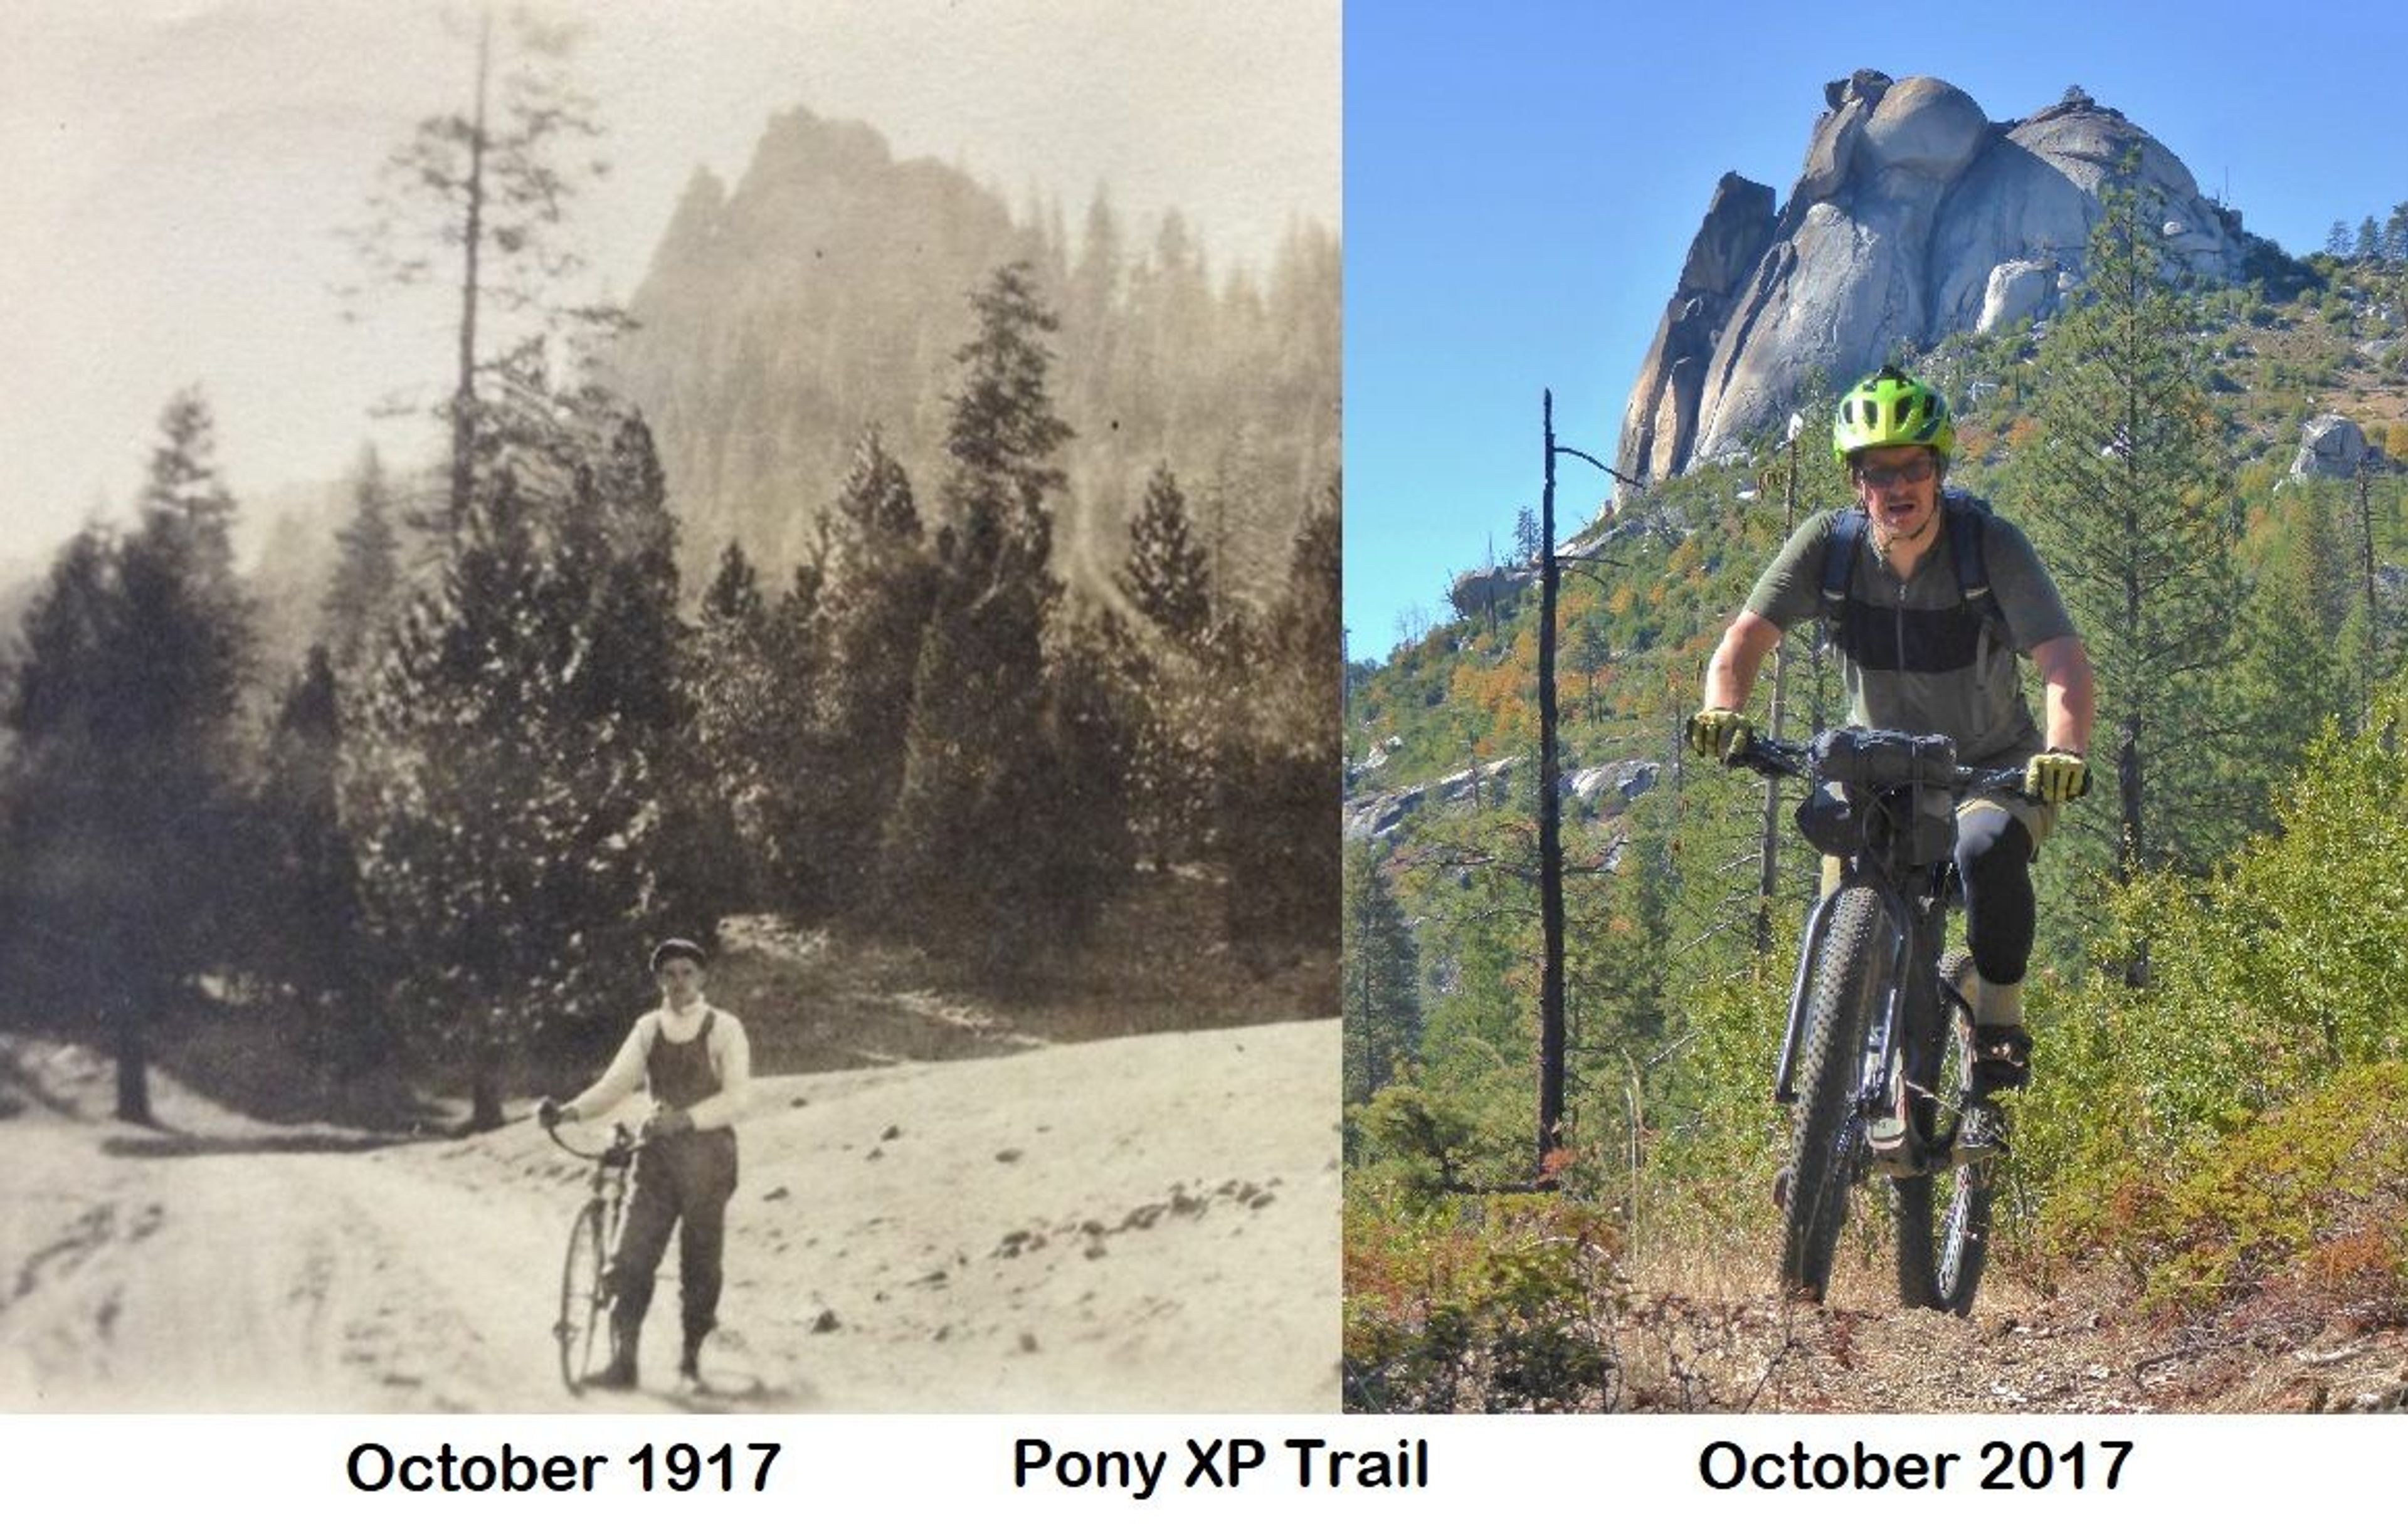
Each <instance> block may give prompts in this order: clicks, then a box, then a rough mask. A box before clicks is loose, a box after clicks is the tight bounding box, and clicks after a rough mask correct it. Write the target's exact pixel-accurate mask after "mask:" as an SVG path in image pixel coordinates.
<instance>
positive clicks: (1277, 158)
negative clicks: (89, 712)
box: [0, 0, 1339, 570]
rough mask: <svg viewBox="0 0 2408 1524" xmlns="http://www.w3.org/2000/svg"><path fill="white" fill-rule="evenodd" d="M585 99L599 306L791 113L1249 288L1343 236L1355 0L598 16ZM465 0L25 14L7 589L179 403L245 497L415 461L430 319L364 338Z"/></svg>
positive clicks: (612, 8)
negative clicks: (208, 412) (1058, 209)
mask: <svg viewBox="0 0 2408 1524" xmlns="http://www.w3.org/2000/svg"><path fill="white" fill-rule="evenodd" d="M539 8H540V9H541V10H542V13H543V14H545V15H546V16H547V17H557V16H569V15H573V16H577V17H579V18H581V19H582V20H583V21H586V22H587V23H588V31H587V35H586V38H585V41H584V44H583V46H582V48H581V51H580V53H579V54H578V59H579V63H578V67H577V70H576V73H577V75H578V77H579V78H581V81H582V82H583V83H584V84H585V86H586V87H587V89H588V90H589V91H590V92H591V93H592V94H593V95H594V96H595V99H596V102H597V106H598V114H599V116H600V118H601V119H602V121H604V122H605V124H606V125H607V126H608V128H609V136H608V137H607V138H606V139H605V140H604V142H603V145H602V149H601V151H602V153H603V155H604V156H605V157H607V158H608V159H609V162H610V164H611V166H612V168H611V173H610V176H609V178H608V179H607V180H606V181H604V182H603V183H602V184H601V185H600V186H599V187H598V188H597V189H595V191H594V192H592V193H591V194H590V195H589V196H588V197H587V198H586V199H585V200H584V202H583V203H582V204H581V207H580V208H579V210H578V212H577V214H576V225H575V236H576V241H577V242H578V244H579V245H580V247H581V249H583V250H584V251H585V252H586V253H587V254H588V255H589V256H590V257H591V258H592V260H593V262H594V263H593V272H592V276H591V282H590V283H591V284H592V285H593V287H594V288H595V293H596V294H609V295H613V296H616V297H620V298H624V297H626V296H628V295H630V294H632V293H633V291H634V288H635V286H636V284H637V283H638V280H639V279H640V278H641V276H642V273H643V268H644V265H645V263H646V262H647V261H648V259H649V257H650V255H651V252H652V247H653V245H654V244H655V242H656V241H657V239H658V238H659V235H660V234H661V232H662V230H663V228H664V227H665V226H666V224H667V218H668V215H669V212H670V210H671V208H672V207H674V206H675V204H676V200H677V197H678V194H679V192H681V190H682V188H683V187H684V185H685V184H686V182H687V180H688V178H690V177H691V175H692V174H693V172H694V170H695V168H696V167H698V166H708V167H710V169H711V170H712V171H714V172H715V173H717V174H718V175H719V176H721V177H722V178H724V179H725V180H727V181H729V182H730V183H731V184H732V183H733V182H734V181H735V180H736V179H737V178H738V177H739V176H740V175H741V174H742V173H743V171H744V169H745V167H746V165H747V164H748V163H749V162H750V159H751V155H752V149H753V144H754V142H755V141H756V140H757V138H758V137H759V135H760V133H761V130H762V128H763V126H764V125H765V124H766V123H767V121H768V120H769V118H770V117H771V116H773V115H775V114H777V113H779V112H781V111H785V110H789V109H792V108H793V107H797V106H802V107H809V108H810V110H812V111H813V112H815V113H817V114H818V115H821V116H824V117H849V118H856V119H859V120H862V121H868V122H869V123H871V124H872V125H873V126H875V127H877V128H878V129H879V130H880V131H881V132H882V133H883V134H884V135H886V138H887V140H888V142H889V144H890V146H892V147H893V149H894V150H895V151H896V155H897V156H898V157H913V156H920V155H927V156H933V157H936V158H939V159H942V160H945V161H947V162H949V163H955V164H961V165H962V166H963V167H965V168H967V169H968V170H969V171H970V172H971V173H972V174H974V175H976V176H977V177H978V178H980V179H982V181H985V182H987V183H990V184H992V185H994V186H996V188H997V189H999V190H1001V191H1002V192H1004V193H1005V194H1006V195H1007V196H1008V197H1009V198H1010V199H1011V202H1012V204H1013V207H1014V209H1015V211H1018V210H1022V209H1024V208H1025V204H1026V202H1027V200H1028V198H1029V196H1030V194H1031V193H1032V192H1041V193H1043V194H1045V195H1048V196H1052V197H1054V198H1056V199H1058V200H1059V202H1060V203H1061V204H1062V207H1063V209H1064V212H1065V214H1066V217H1067V219H1068V224H1069V226H1070V227H1071V229H1072V230H1073V232H1074V234H1075V230H1076V229H1077V227H1078V226H1079V222H1080V219H1081V217H1082V213H1083V211H1084V209H1085V207H1086V205H1087V203H1088V200H1089V197H1090V196H1091V194H1092V192H1093V191H1094V189H1095V187H1096V186H1097V183H1098V182H1099V181H1104V182H1109V183H1110V185H1111V190H1112V194H1113V199H1114V202H1115V205H1116V207H1118V208H1119V209H1120V211H1121V212H1122V214H1123V217H1124V222H1125V225H1128V226H1130V227H1131V228H1132V230H1133V231H1139V230H1141V229H1142V228H1143V227H1144V226H1146V225H1149V224H1150V221H1151V217H1152V215H1153V214H1154V212H1157V211H1158V210H1159V209H1160V208H1161V207H1165V206H1168V205H1176V206H1178V207H1181V208H1182V209H1183V210H1184V211H1185V212H1186V213H1187V214H1188V215H1189V216H1190V217H1191V218H1193V219H1194V220H1195V221H1197V223H1199V224H1200V225H1201V228H1202V231H1203V235H1204V237H1205V239H1206V241H1207V245H1208V248H1209V249H1211V252H1212V254H1213V257H1214V259H1215V261H1216V263H1218V264H1219V265H1220V266H1221V267H1223V268H1226V265H1227V264H1228V263H1230V262H1231V261H1233V260H1245V261H1248V262H1252V263H1260V262H1262V261H1263V260H1264V259H1265V258H1266V257H1267V256H1268V254H1269V251H1270V250H1271V249H1273V248H1274V247H1275V246H1276V244H1277V241H1278V238H1279V236H1280V235H1281V233H1282V232H1283V229H1284V228H1285V227H1286V226H1287V225H1288V223H1289V221H1290V220H1291V219H1294V218H1297V217H1298V216H1311V217H1314V218H1318V219H1319V220H1320V221H1322V222H1323V223H1324V224H1325V225H1328V226H1331V227H1333V228H1334V227H1336V225H1337V223H1338V214H1339V164H1338V154H1339V103H1338V88H1339V51H1338V50H1339V36H1338V33H1339V15H1338V3H1337V0H1146V3H1144V4H1141V5H1140V4H1128V3H1125V0H981V3H972V0H959V3H951V4H949V3H945V0H682V3H680V4H674V5H672V4H667V3H642V4H638V3H635V0H625V3H619V4H609V3H604V0H582V3H579V4H573V5H566V4H555V5H551V6H547V7H539ZM474 14H475V7H472V6H467V5H449V6H445V5H437V4H432V3H429V4H414V3H410V0H376V3H368V0H307V3H304V0H108V3H106V4H93V3H91V0H0V164H6V165H7V175H6V177H5V180H0V566H10V565H14V566H16V567H18V568H19V569H20V570H22V567H23V564H24V563H27V562H29V561H37V560H38V558H40V557H43V556H45V555H47V553H48V552H49V550H50V548H51V547H53V546H55V545H56V544H57V543H58V542H59V541H61V540H62V539H64V538H65V536H66V535H68V534H72V533H73V532H74V531H75V529H76V528H77V527H78V526H79V525H80V524H81V523H82V522H84V521H85V520H87V519H89V518H90V517H92V516H93V513H94V512H95V511H98V512H102V513H104V514H105V515H109V516H116V515H122V513H123V511H124V506H125V504H126V502H127V500H128V499H129V498H130V496H131V495H132V493H133V492H134V491H136V488H137V487H138V486H139V483H140V481H141V477H142V473H143V470H144V466H145V463H146V460H147V456H148V451H149V449H150V443H151V440H152V438H153V435H154V426H155V424H156V421H157V419H158V415H159V410H160V408H161V406H162V405H163V404H164V403H165V401H166V399H167V398H168V396H169V395H170V394H171V393H173V392H175V391H176V390H178V389H179V387H182V386H184V385H187V384H191V383H195V382H197V383H199V384H201V385H202V386H203V387H204V388H205V389H206V390H207V392H208V396H209V399H210V401H211V403H212V404H213V406H214V407H215V410H216V413H217V420H218V432H219V438H220V444H221V463H222V465H223V467H224V469H225V471H226V474H227V476H228V477H229V479H230V481H231V483H232V485H233V487H234V488H235V491H236V493H237V495H241V496H245V497H251V498H256V497H257V496H258V495H260V494H264V493H266V492H268V491H272V490H274V489H276V488H278V487H280V486H283V485H286V484H289V483H293V482H296V481H310V480H327V479H332V478H334V477H338V476H340V475H341V474H343V473H344V472H345V471H347V470H348V469H349V468H350V466H351V463H352V462H353V461H354V460H355V458H356V456H357V454H358V451H359V449H360V447H361V445H362V444H363V443H365V442H366V441H367V440H368V439H369V438H370V437H371V432H372V428H373V429H374V436H375V437H376V438H377V439H378V441H379V443H380V446H382V447H383V448H385V449H387V451H388V460H389V461H404V460H410V459H415V458H418V457H419V455H420V454H421V453H423V451H424V450H425V449H426V448H427V446H428V444H429V442H430V441H431V439H432V434H431V429H432V425H429V424H427V423H425V422H424V421H423V420H417V421H412V422H408V423H387V424H384V425H381V426H374V425H372V424H371V422H370V419H369V413H370V410H371V408H372V407H373V406H375V405H376V404H377V403H378V402H379V401H380V400H381V399H383V398H384V397H386V396H387V395H389V394H391V393H393V392H395V391H397V390H401V389H408V388H415V389H416V390H417V392H418V393H419V394H420V395H422V396H423V395H434V394H438V393H439V392H440V390H442V388H441V384H440V377H441V376H442V375H443V368H444V363H445V362H444V355H445V352H446V345H447V343H448V339H447V335H446V334H445V331H444V324H443V321H442V317H441V314H440V312H439V311H437V310H436V309H434V308H432V307H428V306H420V305H415V304H413V303H411V302H409V301H407V300H401V301H392V302H377V301H373V300H372V301H370V302H369V303H368V305H367V306H366V308H365V311H366V314H367V320H366V322H363V323H360V324H355V325H351V326H348V327H347V326H344V325H343V324H342V323H341V322H340V320H339V317H338V314H339V312H340V309H341V303H340V302H338V300H337V298H336V297H335V296H334V295H332V294H331V290H332V288H334V287H335V286H337V285H338V284H341V283H343V282H345V281H347V280H350V279H351V278H354V277H355V275H356V269H355V267H354V265H353V263H352V262H351V254H350V252H349V249H348V248H347V247H346V246H345V245H344V244H343V243H342V241H341V240H340V239H338V238H337V236H336V235H335V232H336V230H337V229H338V228H340V227H342V226H344V225H347V224H349V223H352V222H355V221H358V220H359V217H360V212H361V208H362V207H363V204H364V202H365V199H366V195H367V193H368V192H369V191H370V189H371V188H372V185H373V182H374V179H375V176H376V171H377V167H378V165H379V164H380V162H381V161H382V159H383V157H384V155H385V154H386V153H387V152H388V151H389V150H391V149H393V148H394V146H396V145H397V144H399V143H401V142H402V141H404V140H405V139H406V138H407V136H408V135H409V130H410V128H411V126H412V125H413V124H414V123H415V122H416V121H418V120H419V119H421V118H422V117H425V116H429V115H433V114H437V113H438V112H445V111H450V110H454V109H461V108H464V107H465V100H466V93H467V91H468V89H469V86H470V83H471V81H472V78H473V69H474V63H473V60H474V51H473V44H472V42H471V40H470V38H471V35H472V25H471V23H472V20H473V16H474Z"/></svg>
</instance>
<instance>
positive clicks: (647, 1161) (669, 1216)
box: [609, 1127, 736, 1348]
mask: <svg viewBox="0 0 2408 1524" xmlns="http://www.w3.org/2000/svg"><path fill="white" fill-rule="evenodd" d="M735 1193H736V1133H735V1131H734V1130H733V1129H731V1128H725V1127H718V1128H713V1129H711V1130H710V1131H709V1132H686V1133H681V1135H679V1136H677V1137H673V1138H660V1139H656V1140H654V1141H653V1142H652V1144H650V1145H648V1146H647V1147H645V1149H644V1151H643V1152H642V1153H641V1154H639V1155H638V1156H637V1159H636V1180H635V1186H634V1189H632V1190H630V1191H629V1192H628V1196H627V1216H626V1218H625V1220H624V1222H623V1223H622V1224H621V1225H620V1228H619V1243H618V1246H617V1247H616V1248H615V1249H614V1250H613V1251H612V1253H611V1256H610V1269H609V1280H610V1294H611V1296H612V1297H613V1298H614V1299H615V1300H614V1304H613V1306H612V1309H611V1315H610V1320H611V1324H612V1326H613V1327H614V1329H616V1330H618V1331H619V1332H621V1334H622V1335H623V1336H624V1335H627V1334H632V1333H634V1332H636V1331H637V1330H638V1329H640V1328H642V1327H643V1325H644V1314H645V1312H646V1311H647V1310H648V1309H649V1308H650V1307H651V1306H652V1277H653V1276H654V1275H657V1274H658V1273H659V1271H660V1265H661V1256H662V1255H663V1254H664V1253H666V1252H667V1249H668V1246H669V1231H670V1230H671V1229H675V1230H677V1234H678V1292H679V1296H678V1300H679V1303H680V1308H679V1310H680V1311H681V1313H682V1314H683V1321H684V1326H685V1341H686V1345H687V1346H688V1347H689V1348H691V1347H692V1346H695V1345H696V1344H698V1343H700V1342H701V1340H702V1337H703V1335H704V1334H706V1333H709V1332H710V1331H711V1329H712V1328H713V1327H715V1326H717V1324H718V1321H719V1286H720V1279H721V1274H720V1257H721V1250H722V1247H723V1246H724V1244H725V1241H726V1226H727V1199H728V1198H729V1197H730V1196H733V1195H734V1194H735Z"/></svg>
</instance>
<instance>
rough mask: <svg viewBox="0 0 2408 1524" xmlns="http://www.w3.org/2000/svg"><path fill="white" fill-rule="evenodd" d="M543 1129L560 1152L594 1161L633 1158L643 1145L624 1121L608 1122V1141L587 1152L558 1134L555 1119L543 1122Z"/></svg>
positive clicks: (558, 1126)
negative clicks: (596, 1150)
mask: <svg viewBox="0 0 2408 1524" xmlns="http://www.w3.org/2000/svg"><path fill="white" fill-rule="evenodd" d="M543 1131H544V1135H545V1136H547V1137H549V1138H551V1139H552V1143H553V1144H554V1145H556V1146H557V1147H559V1148H560V1149H561V1151H562V1152H564V1153H566V1154H569V1155H571V1156H573V1157H575V1158H578V1159H583V1160H590V1161H595V1162H613V1161H618V1160H620V1159H623V1158H624V1159H633V1158H634V1157H635V1156H636V1154H637V1152H638V1150H639V1149H641V1148H642V1147H644V1140H643V1139H642V1138H641V1137H639V1136H638V1135H637V1133H636V1131H635V1130H634V1129H633V1128H631V1127H629V1126H628V1125H627V1124H626V1123H625V1122H612V1123H611V1124H610V1141H609V1143H608V1144H606V1145H605V1146H604V1147H602V1148H601V1149H600V1150H599V1151H598V1152H595V1153H588V1152H586V1151H585V1150H584V1149H582V1148H580V1147H577V1145H575V1144H573V1143H571V1142H569V1141H568V1140H567V1139H566V1138H564V1137H562V1136H561V1135H560V1124H559V1123H558V1122H556V1121H554V1122H546V1123H545V1124H544V1128H543Z"/></svg>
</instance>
